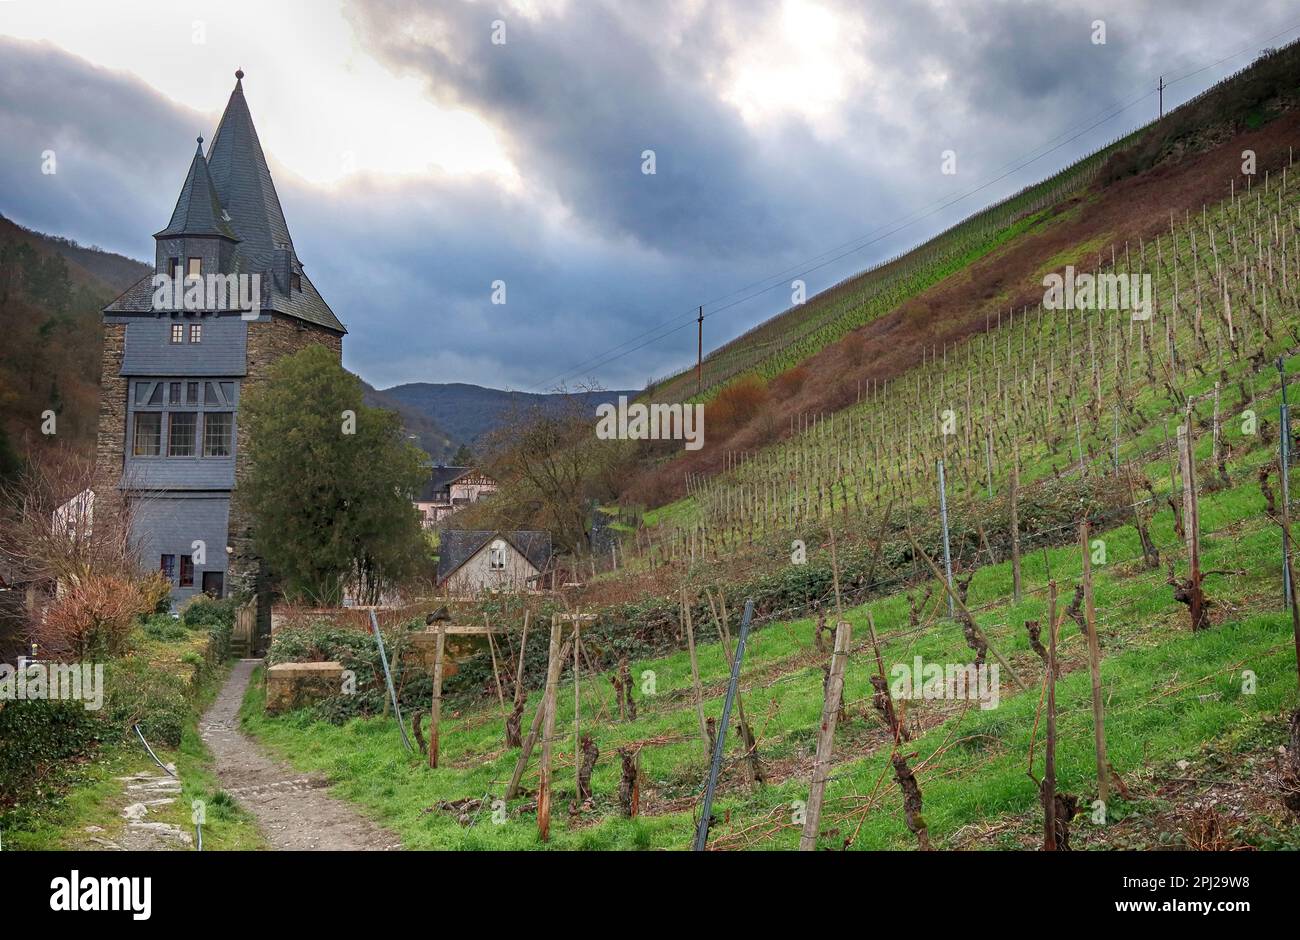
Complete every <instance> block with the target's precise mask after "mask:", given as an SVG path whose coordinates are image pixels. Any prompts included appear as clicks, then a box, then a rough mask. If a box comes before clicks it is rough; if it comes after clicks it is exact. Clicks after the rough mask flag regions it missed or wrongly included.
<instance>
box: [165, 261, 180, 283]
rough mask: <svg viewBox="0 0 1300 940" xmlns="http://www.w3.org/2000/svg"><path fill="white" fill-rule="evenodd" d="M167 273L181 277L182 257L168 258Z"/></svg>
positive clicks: (174, 276)
mask: <svg viewBox="0 0 1300 940" xmlns="http://www.w3.org/2000/svg"><path fill="white" fill-rule="evenodd" d="M167 274H168V275H170V276H171V277H173V278H176V277H180V276H181V259H180V258H168V259H167Z"/></svg>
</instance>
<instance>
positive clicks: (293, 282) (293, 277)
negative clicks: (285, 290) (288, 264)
mask: <svg viewBox="0 0 1300 940" xmlns="http://www.w3.org/2000/svg"><path fill="white" fill-rule="evenodd" d="M289 286H291V287H292V288H293V289H294V290H296V291H299V292H301V291H302V275H301V274H299V273H298V272H297V271H294V272H292V273H291V274H290V275H289Z"/></svg>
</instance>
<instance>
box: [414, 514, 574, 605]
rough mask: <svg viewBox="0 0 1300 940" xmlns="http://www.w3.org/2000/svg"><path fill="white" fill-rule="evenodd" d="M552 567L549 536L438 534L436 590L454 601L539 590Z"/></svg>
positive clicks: (448, 531) (447, 531)
mask: <svg viewBox="0 0 1300 940" xmlns="http://www.w3.org/2000/svg"><path fill="white" fill-rule="evenodd" d="M550 563H551V533H549V532H538V531H519V532H488V531H464V530H459V529H443V530H441V531H440V532H439V533H438V587H439V588H442V589H445V590H446V592H447V593H448V594H450V595H452V596H454V597H472V596H474V595H476V594H481V593H482V592H484V591H530V590H540V589H541V588H542V583H541V581H542V576H543V574H544V573H545V572H546V571H547V570H548V568H549V567H550Z"/></svg>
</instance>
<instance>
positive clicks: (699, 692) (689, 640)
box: [682, 588, 713, 760]
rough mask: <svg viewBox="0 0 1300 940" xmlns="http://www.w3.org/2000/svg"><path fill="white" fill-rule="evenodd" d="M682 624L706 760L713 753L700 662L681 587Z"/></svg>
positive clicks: (689, 615) (687, 607)
mask: <svg viewBox="0 0 1300 940" xmlns="http://www.w3.org/2000/svg"><path fill="white" fill-rule="evenodd" d="M682 624H683V626H685V628H686V648H687V649H688V650H690V654H691V689H692V691H693V693H694V696H695V717H696V718H698V719H699V721H700V740H702V741H703V742H704V758H705V760H708V758H709V757H711V756H712V754H713V748H712V746H711V742H710V741H709V727H708V725H707V724H706V723H705V720H704V690H703V689H702V688H701V686H700V662H699V659H698V658H696V655H695V625H694V623H692V621H691V607H690V604H689V603H688V602H687V599H686V588H682Z"/></svg>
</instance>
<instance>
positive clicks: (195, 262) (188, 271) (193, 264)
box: [185, 258, 203, 279]
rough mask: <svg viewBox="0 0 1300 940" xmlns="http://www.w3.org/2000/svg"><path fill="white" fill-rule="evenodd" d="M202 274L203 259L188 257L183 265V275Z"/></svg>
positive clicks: (193, 275)
mask: <svg viewBox="0 0 1300 940" xmlns="http://www.w3.org/2000/svg"><path fill="white" fill-rule="evenodd" d="M202 276H203V259H202V258H190V259H189V260H188V261H187V262H186V265H185V277H186V278H187V279H188V278H191V277H202Z"/></svg>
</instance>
